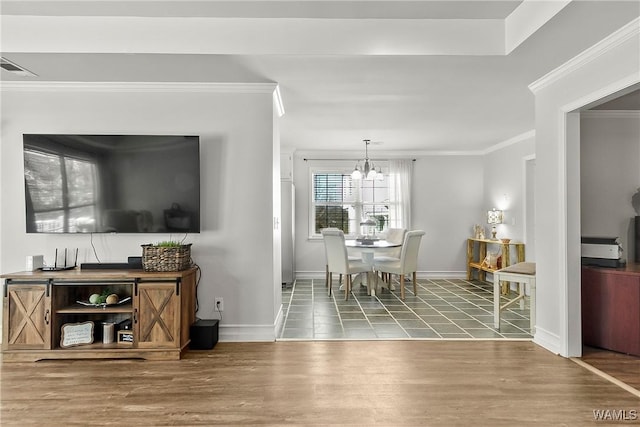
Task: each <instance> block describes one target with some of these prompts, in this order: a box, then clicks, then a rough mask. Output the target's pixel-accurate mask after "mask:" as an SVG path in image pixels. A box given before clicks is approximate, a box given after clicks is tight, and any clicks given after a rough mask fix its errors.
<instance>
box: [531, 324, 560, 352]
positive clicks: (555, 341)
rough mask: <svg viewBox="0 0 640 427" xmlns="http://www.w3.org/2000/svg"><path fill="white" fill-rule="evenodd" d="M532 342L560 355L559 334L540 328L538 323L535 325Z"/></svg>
mask: <svg viewBox="0 0 640 427" xmlns="http://www.w3.org/2000/svg"><path fill="white" fill-rule="evenodd" d="M533 342H534V343H536V344H538V345H539V346H540V347H543V348H546V349H547V350H549V351H550V352H551V353H553V354H560V355H562V354H561V352H560V336H558V335H556V334H554V333H552V332H549V331H547V330H545V329H543V328H541V327H540V326H539V325H536V333H535V334H534V335H533ZM565 357H566V356H565Z"/></svg>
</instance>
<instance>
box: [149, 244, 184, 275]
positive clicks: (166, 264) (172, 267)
mask: <svg viewBox="0 0 640 427" xmlns="http://www.w3.org/2000/svg"><path fill="white" fill-rule="evenodd" d="M190 266H191V243H189V244H188V245H181V246H177V247H166V246H154V245H142V269H143V270H144V271H181V270H186V269H187V268H189V267H190Z"/></svg>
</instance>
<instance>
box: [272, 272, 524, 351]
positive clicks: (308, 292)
mask: <svg viewBox="0 0 640 427" xmlns="http://www.w3.org/2000/svg"><path fill="white" fill-rule="evenodd" d="M336 279H337V276H336V278H335V279H334V285H333V289H334V292H333V293H332V295H331V296H329V295H328V294H327V290H326V287H325V284H324V279H322V280H319V279H313V280H312V279H308V280H297V281H296V282H295V283H294V285H293V286H290V287H288V288H283V290H282V294H283V295H282V299H283V310H284V323H283V327H282V330H281V331H280V334H279V337H278V339H280V340H340V339H347V340H357V339H385V340H389V339H531V334H530V331H529V300H528V298H526V299H525V307H524V309H520V307H519V304H514V305H512V306H511V307H510V308H508V309H506V311H503V313H502V315H501V317H502V323H501V325H500V331H499V332H498V331H496V330H495V329H494V328H493V287H492V285H491V284H489V283H483V282H479V281H467V280H460V279H441V280H429V279H419V280H418V295H417V296H416V295H414V294H413V283H411V282H408V283H405V300H404V301H402V300H401V299H400V290H399V284H398V283H396V290H395V291H389V290H387V289H384V290H383V291H382V292H381V293H380V294H379V295H376V296H370V295H368V294H367V289H366V287H362V286H356V287H355V288H354V291H353V293H352V294H351V296H350V297H349V300H347V301H345V300H344V292H342V291H339V290H338V284H337V283H336V281H337V280H336ZM512 292H513V291H512ZM514 296H515V294H512V295H511V296H510V298H513V297H514ZM503 298H505V297H503Z"/></svg>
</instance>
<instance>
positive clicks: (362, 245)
mask: <svg viewBox="0 0 640 427" xmlns="http://www.w3.org/2000/svg"><path fill="white" fill-rule="evenodd" d="M344 244H345V246H346V247H347V250H349V249H351V250H354V249H359V250H360V254H361V257H362V261H363V262H365V263H367V264H369V265H370V266H371V270H373V260H374V258H375V255H376V253H385V252H388V250H389V249H391V248H397V247H400V246H402V243H396V242H390V241H388V240H384V239H346V240H345V241H344ZM376 282H377V283H382V285H381V287H385V285H386V284H385V282H384V281H382V280H376V281H375V282H374V283H376ZM353 284H354V285H355V284H360V285H362V286H367V290H368V292H369V294H370V295H371V296H375V295H376V286H372V285H373V283H372V282H371V279H370V277H369V275H368V274H363V273H359V274H358V275H357V276H356V278H355V279H354V281H353ZM389 286H390V288H389V289H391V290H393V289H394V287H393V284H390V285H389ZM341 289H342V286H341Z"/></svg>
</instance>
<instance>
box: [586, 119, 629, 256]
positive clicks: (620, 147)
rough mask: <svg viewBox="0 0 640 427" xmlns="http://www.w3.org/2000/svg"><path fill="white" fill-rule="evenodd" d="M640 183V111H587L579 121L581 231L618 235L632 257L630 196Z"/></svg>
mask: <svg viewBox="0 0 640 427" xmlns="http://www.w3.org/2000/svg"><path fill="white" fill-rule="evenodd" d="M639 187H640V112H637V111H636V112H610V111H602V110H598V111H587V112H584V113H582V114H581V120H580V200H581V204H580V206H581V217H580V222H581V229H582V235H583V236H610V237H619V239H618V241H619V242H620V245H621V246H622V249H623V250H624V253H623V257H624V258H625V259H627V260H628V261H633V259H634V240H632V239H631V240H630V237H632V234H631V236H630V233H633V222H632V221H633V218H634V217H635V215H636V212H635V210H634V209H633V206H632V205H631V197H632V196H633V194H634V193H635V192H636V191H637V190H638V188H639Z"/></svg>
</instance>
